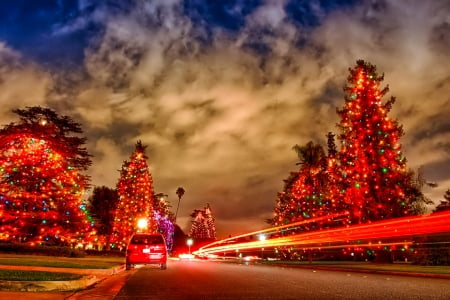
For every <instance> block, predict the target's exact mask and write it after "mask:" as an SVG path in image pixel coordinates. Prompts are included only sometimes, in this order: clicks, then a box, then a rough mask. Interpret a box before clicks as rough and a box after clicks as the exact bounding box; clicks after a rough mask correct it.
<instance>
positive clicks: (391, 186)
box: [337, 60, 414, 223]
mask: <svg viewBox="0 0 450 300" xmlns="http://www.w3.org/2000/svg"><path fill="white" fill-rule="evenodd" d="M382 81H383V76H380V75H378V74H377V71H376V67H375V66H373V65H371V64H369V63H366V62H364V61H363V60H359V61H357V64H356V66H355V67H354V68H353V69H350V76H349V77H348V83H347V85H346V86H345V87H344V91H345V104H344V107H343V108H342V109H340V110H338V111H337V112H338V115H339V116H340V118H341V121H340V123H339V124H338V127H339V128H340V129H341V134H340V135H339V140H340V141H341V150H340V153H339V160H340V163H341V168H342V172H343V176H344V179H345V182H346V186H345V187H344V188H345V190H346V192H345V203H346V204H347V205H349V206H350V207H351V208H352V209H351V211H350V214H351V217H352V220H353V222H356V223H363V222H368V221H376V220H381V219H386V218H393V217H400V216H405V215H408V214H409V213H410V211H411V205H412V202H413V200H414V199H413V196H412V195H411V194H410V193H409V192H408V191H410V190H412V183H411V180H412V179H411V176H410V174H408V172H407V170H406V159H405V157H404V156H403V155H402V152H401V145H400V143H399V139H400V137H401V136H402V135H403V130H402V127H401V126H400V125H399V124H398V123H397V121H395V120H393V119H391V118H389V117H388V112H389V111H390V109H391V107H392V105H393V104H394V102H395V98H394V97H391V98H390V99H389V100H388V101H386V102H385V103H383V102H382V97H383V96H384V95H385V94H386V93H387V92H388V88H387V87H385V88H383V89H381V88H380V84H381V82H382Z"/></svg>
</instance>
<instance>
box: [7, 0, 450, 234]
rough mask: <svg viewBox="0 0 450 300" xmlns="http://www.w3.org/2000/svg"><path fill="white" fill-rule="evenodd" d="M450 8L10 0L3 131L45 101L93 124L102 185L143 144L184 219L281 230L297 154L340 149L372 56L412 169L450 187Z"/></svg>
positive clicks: (159, 186)
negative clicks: (334, 135) (352, 97)
mask: <svg viewBox="0 0 450 300" xmlns="http://www.w3.org/2000/svg"><path fill="white" fill-rule="evenodd" d="M449 49H450V1H449V0H434V1H422V0H416V1H413V0H404V1H397V0H384V1H383V0H381V1H377V0H367V1H356V0H354V1H352V0H345V1H338V0H334V1H333V0H329V1H325V0H322V1H321V0H316V1H301V0H223V1H222V0H215V1H202V0H185V1H182V0H148V1H144V0H142V1H139V0H127V1H125V0H105V1H95V0H79V1H62V0H60V1H56V0H54V1H51V0H45V1H44V0H16V1H2V2H1V4H0V103H1V106H0V124H2V125H5V124H8V123H9V122H12V121H16V120H17V119H16V118H15V117H14V115H13V114H11V110H12V109H15V108H24V107H25V106H34V105H41V106H47V107H51V108H52V109H54V110H56V111H57V112H58V113H59V114H62V115H68V116H71V117H72V118H73V119H74V120H75V121H77V122H79V123H80V124H82V126H83V130H84V133H85V135H86V136H87V138H88V144H87V147H88V150H89V152H90V153H91V154H93V155H94V159H93V161H94V164H93V166H92V167H91V169H90V171H89V172H90V174H91V176H92V184H93V185H94V186H101V185H106V186H109V187H115V184H116V182H117V180H118V175H119V172H118V170H119V169H120V167H121V165H122V162H123V161H124V160H126V159H128V158H129V156H130V154H131V153H132V151H133V150H134V145H135V143H136V141H137V140H142V142H143V143H144V144H145V145H147V146H148V148H147V155H148V156H149V160H148V163H149V167H150V171H151V173H152V176H153V180H154V189H155V191H156V192H157V193H158V192H162V193H165V194H168V195H169V200H170V201H171V203H172V204H173V206H174V207H175V206H176V203H177V196H176V194H175V191H176V189H177V187H179V186H182V187H183V188H184V189H185V190H186V194H185V196H184V197H183V198H182V201H181V204H180V209H179V213H178V223H180V225H181V226H182V228H184V229H185V231H188V230H189V228H190V227H189V226H190V223H189V221H190V218H189V214H190V213H191V212H192V210H193V209H196V208H202V207H203V206H205V205H206V204H207V203H209V204H210V205H211V207H212V210H213V213H214V214H215V217H216V227H217V231H218V235H219V237H222V236H227V235H229V234H237V233H243V232H246V231H251V230H258V229H262V228H265V227H267V225H266V223H265V219H267V218H269V217H271V216H272V210H273V207H274V205H275V198H276V194H277V192H279V191H280V190H281V189H282V186H283V179H285V178H287V177H288V175H289V173H290V172H291V171H296V170H297V169H298V166H296V165H295V163H296V162H297V156H296V153H295V152H294V151H293V150H292V146H294V145H295V144H299V145H303V144H306V143H307V142H308V141H311V140H312V141H314V142H316V143H322V144H323V145H324V146H325V145H326V138H325V135H326V133H327V132H329V131H332V132H338V131H337V127H336V123H337V122H338V121H339V120H338V117H337V114H336V108H337V107H342V105H343V103H344V101H343V91H342V87H343V86H344V85H345V83H346V78H347V76H348V68H349V67H353V66H354V65H355V63H356V60H358V59H364V60H366V61H369V62H371V63H372V64H374V65H376V66H377V68H378V71H379V73H384V74H385V81H384V84H385V85H389V88H390V92H389V94H388V96H395V97H397V102H396V103H395V104H394V107H393V109H392V111H391V113H390V116H391V117H394V118H396V119H397V120H398V121H399V123H400V124H402V125H403V127H404V131H405V135H404V136H403V137H402V139H401V144H402V146H403V148H402V150H403V153H404V154H405V156H406V158H407V160H408V167H409V168H411V169H414V170H417V168H419V167H420V166H423V170H424V175H425V178H426V179H427V180H428V181H432V182H436V183H438V184H439V186H438V187H437V188H434V189H432V188H425V189H424V192H425V193H426V195H428V196H429V197H430V198H431V199H433V200H434V201H435V203H436V204H437V203H439V201H440V200H441V199H443V195H444V192H445V191H446V190H447V189H448V188H450V167H449V163H450V50H449Z"/></svg>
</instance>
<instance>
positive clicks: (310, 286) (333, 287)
mask: <svg viewBox="0 0 450 300" xmlns="http://www.w3.org/2000/svg"><path fill="white" fill-rule="evenodd" d="M127 272H132V274H131V275H130V276H129V277H127V280H126V282H125V284H124V285H123V287H122V288H121V289H120V291H119V292H118V293H117V294H116V296H115V298H114V299H115V300H130V299H164V300H166V299H171V300H172V299H327V300H330V299H357V300H361V299H367V300H372V299H383V300H391V299H392V300H394V299H408V300H414V299H417V300H419V299H420V300H423V299H434V300H438V299H450V280H448V279H436V278H422V277H407V276H391V275H382V274H365V273H349V272H341V271H324V270H312V269H301V268H283V267H275V266H264V265H247V264H231V263H218V262H211V261H169V263H168V268H167V270H164V271H162V270H159V269H157V268H156V267H142V268H138V269H136V270H133V271H127Z"/></svg>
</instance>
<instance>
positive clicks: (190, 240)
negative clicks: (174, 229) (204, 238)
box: [186, 238, 194, 255]
mask: <svg viewBox="0 0 450 300" xmlns="http://www.w3.org/2000/svg"><path fill="white" fill-rule="evenodd" d="M193 243H194V240H193V239H191V238H188V239H187V240H186V244H187V245H188V247H189V255H190V254H191V246H192V244H193Z"/></svg>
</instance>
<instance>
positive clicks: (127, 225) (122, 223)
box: [112, 141, 157, 247]
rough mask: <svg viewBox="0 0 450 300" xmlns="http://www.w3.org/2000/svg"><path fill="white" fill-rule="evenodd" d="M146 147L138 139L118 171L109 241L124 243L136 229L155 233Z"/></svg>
mask: <svg viewBox="0 0 450 300" xmlns="http://www.w3.org/2000/svg"><path fill="white" fill-rule="evenodd" d="M145 148H146V147H144V146H143V145H142V143H141V141H138V142H137V143H136V149H135V151H134V152H133V154H132V155H131V157H130V160H129V161H125V162H124V163H123V165H122V169H121V170H120V178H119V181H118V183H117V193H118V196H119V201H118V204H117V208H116V210H115V216H114V227H113V238H112V241H113V242H116V243H118V245H119V246H122V247H123V246H125V245H126V244H127V243H128V240H129V238H130V237H131V235H132V234H133V233H135V232H137V231H147V232H156V230H157V224H156V222H155V220H154V218H153V216H154V207H153V203H154V202H155V199H154V191H153V180H152V176H151V174H150V171H149V169H148V165H147V159H148V157H147V156H146V155H145ZM140 220H145V221H146V222H147V224H146V225H144V224H143V226H145V228H139V227H138V221H140Z"/></svg>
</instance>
